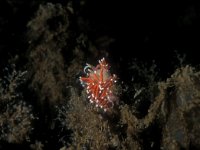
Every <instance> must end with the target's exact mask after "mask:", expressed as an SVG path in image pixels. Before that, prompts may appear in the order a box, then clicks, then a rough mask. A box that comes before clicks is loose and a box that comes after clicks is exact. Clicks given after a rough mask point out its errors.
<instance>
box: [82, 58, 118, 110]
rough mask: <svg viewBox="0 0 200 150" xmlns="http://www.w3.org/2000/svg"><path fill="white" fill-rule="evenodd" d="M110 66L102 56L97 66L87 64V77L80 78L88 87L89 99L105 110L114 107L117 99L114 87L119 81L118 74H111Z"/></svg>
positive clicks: (86, 87)
mask: <svg viewBox="0 0 200 150" xmlns="http://www.w3.org/2000/svg"><path fill="white" fill-rule="evenodd" d="M109 68H110V66H109V65H108V64H107V62H106V61H105V58H102V59H101V60H99V64H98V65H97V66H96V67H94V66H92V65H90V64H86V66H85V68H84V72H85V74H86V77H80V78H79V80H80V82H81V84H82V86H83V87H85V89H86V93H87V95H88V99H89V101H90V102H91V103H94V104H95V105H96V107H100V108H102V109H103V110H104V111H107V110H108V109H110V108H112V107H113V106H114V103H115V100H116V96H115V95H114V94H113V92H112V88H113V86H114V84H115V83H116V82H117V76H116V75H115V74H113V75H111V74H110V71H109Z"/></svg>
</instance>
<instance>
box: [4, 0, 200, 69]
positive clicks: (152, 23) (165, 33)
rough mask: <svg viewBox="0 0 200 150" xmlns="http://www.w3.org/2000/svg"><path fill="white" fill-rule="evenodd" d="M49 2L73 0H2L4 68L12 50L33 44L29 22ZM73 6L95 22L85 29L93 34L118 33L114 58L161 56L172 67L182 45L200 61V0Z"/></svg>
mask: <svg viewBox="0 0 200 150" xmlns="http://www.w3.org/2000/svg"><path fill="white" fill-rule="evenodd" d="M46 2H52V3H61V4H63V5H66V4H67V1H63V0H62V1H61V0H59V1H55V0H54V1H45V0H43V1H25V0H19V1H9V0H1V1H0V64H1V68H2V67H3V66H5V64H6V63H7V60H8V58H10V57H11V56H14V55H15V54H20V55H21V54H22V55H23V54H25V52H26V50H27V45H28V44H27V43H28V41H27V39H26V31H27V28H26V24H27V22H28V21H29V20H30V19H31V18H33V16H34V14H35V12H36V10H37V9H38V7H39V5H40V4H44V3H46ZM83 2H84V3H83ZM82 3H83V4H82ZM72 6H73V8H74V11H75V15H76V17H77V18H78V17H81V18H82V19H83V20H84V21H85V24H89V27H88V28H84V27H83V29H82V30H81V29H80V30H81V31H83V32H85V33H86V34H87V35H88V36H89V39H91V40H93V39H96V38H98V37H99V36H104V35H106V36H109V37H111V38H114V39H115V42H113V43H112V44H111V45H110V47H109V50H108V51H109V53H110V55H111V56H112V57H113V58H114V61H118V60H123V61H130V60H131V59H132V58H137V59H139V60H141V61H147V62H148V61H152V60H154V59H155V61H156V62H157V64H158V65H160V68H165V70H166V72H167V71H168V70H170V68H171V67H170V66H173V65H175V64H174V59H175V58H176V53H175V51H177V53H178V54H180V55H182V54H185V55H186V58H187V59H186V60H187V61H186V62H187V63H190V64H194V65H196V64H199V55H198V51H199V49H200V44H199V41H200V36H199V35H200V34H199V33H200V30H199V25H200V4H199V3H197V2H196V3H192V2H181V3H178V2H176V3H169V2H168V3H167V2H166V3H157V2H141V3H134V2H133V3H132V2H126V1H114V0H110V1H106V0H96V1H92V0H85V1H79V0H75V1H72ZM165 70H164V69H163V71H164V72H165Z"/></svg>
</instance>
